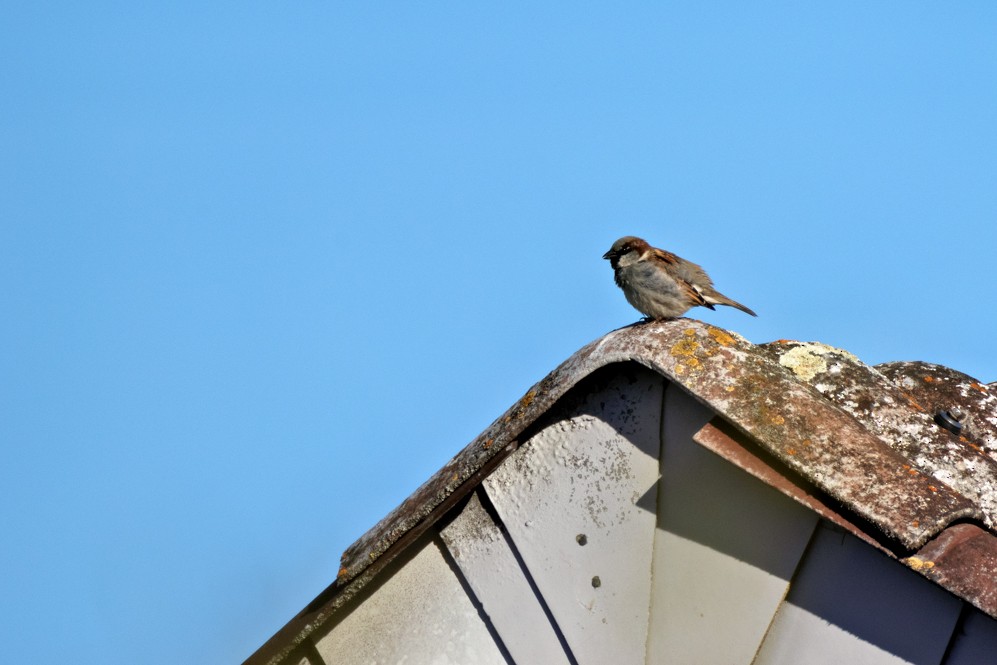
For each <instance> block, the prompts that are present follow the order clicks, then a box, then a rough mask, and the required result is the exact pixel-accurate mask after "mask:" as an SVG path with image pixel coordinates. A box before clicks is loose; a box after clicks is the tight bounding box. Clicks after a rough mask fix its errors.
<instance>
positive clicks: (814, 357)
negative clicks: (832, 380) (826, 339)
mask: <svg viewBox="0 0 997 665" xmlns="http://www.w3.org/2000/svg"><path fill="white" fill-rule="evenodd" d="M829 355H839V356H843V357H845V358H848V359H849V360H852V361H854V362H856V363H859V362H861V361H860V360H859V359H858V358H857V357H855V355H853V354H851V353H849V352H848V351H845V350H843V349H837V348H835V347H833V346H829V345H827V344H821V343H820V342H810V343H809V344H803V345H801V346H796V347H793V348H792V349H790V350H788V351H786V352H785V353H783V354H782V355H781V356H780V357H779V364H780V365H782V366H783V367H788V368H789V369H791V370H792V371H793V374H795V375H796V377H797V378H798V379H801V380H802V381H807V382H810V381H812V380H813V379H814V377H815V376H817V375H818V374H823V373H825V372H827V371H828V360H827V357H828V356H829Z"/></svg>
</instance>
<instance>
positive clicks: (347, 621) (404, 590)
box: [315, 537, 508, 665]
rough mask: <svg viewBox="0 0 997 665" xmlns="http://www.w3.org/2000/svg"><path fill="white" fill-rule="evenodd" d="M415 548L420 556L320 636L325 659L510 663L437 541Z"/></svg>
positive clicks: (344, 662) (343, 664)
mask: <svg viewBox="0 0 997 665" xmlns="http://www.w3.org/2000/svg"><path fill="white" fill-rule="evenodd" d="M413 547H414V549H416V550H417V553H416V554H415V556H413V557H412V558H411V559H410V560H409V561H407V562H406V564H405V565H404V566H401V567H398V568H397V569H394V570H393V571H392V573H391V575H390V577H388V579H386V580H385V581H384V582H383V583H382V584H380V585H379V586H377V588H376V589H372V590H371V591H372V592H371V593H369V595H367V596H366V597H365V598H363V599H361V600H360V601H359V602H358V604H357V605H356V606H355V607H354V608H353V609H352V611H350V612H349V613H348V614H346V615H345V616H344V617H343V618H342V619H341V620H339V621H338V622H337V623H336V625H335V626H334V627H332V630H331V631H330V632H328V633H326V634H325V635H324V636H323V637H321V638H318V639H316V640H315V647H316V649H317V650H318V653H319V654H320V655H321V657H322V658H323V660H324V661H325V662H326V663H330V664H331V663H336V665H351V664H354V663H355V664H357V665H361V664H363V665H368V664H369V663H403V662H407V663H433V664H434V665H466V664H467V663H476V664H477V663H480V664H481V665H508V663H507V662H506V660H505V657H504V656H503V655H502V653H501V651H500V649H499V647H498V645H496V643H495V641H494V640H493V639H492V636H491V634H490V633H489V631H488V627H487V626H486V625H485V623H484V621H482V619H481V617H480V616H479V615H478V611H477V609H476V608H475V607H474V605H473V603H472V602H471V599H470V598H468V596H467V594H466V593H465V592H464V588H463V587H462V586H461V584H460V581H459V580H458V579H457V577H456V576H455V575H454V572H453V571H452V570H451V569H450V566H449V564H448V563H447V561H446V559H445V558H444V555H443V552H441V551H440V548H439V546H438V545H437V544H436V542H435V541H434V540H432V539H430V538H428V537H426V538H423V539H422V540H421V541H420V542H419V543H416V544H414V545H413ZM386 572H387V571H386Z"/></svg>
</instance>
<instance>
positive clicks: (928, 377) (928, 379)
mask: <svg viewBox="0 0 997 665" xmlns="http://www.w3.org/2000/svg"><path fill="white" fill-rule="evenodd" d="M924 382H925V383H934V382H935V377H933V376H926V377H924Z"/></svg>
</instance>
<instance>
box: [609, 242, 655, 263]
mask: <svg viewBox="0 0 997 665" xmlns="http://www.w3.org/2000/svg"><path fill="white" fill-rule="evenodd" d="M650 248H651V246H650V245H648V244H647V242H646V241H644V240H642V239H641V238H638V237H636V236H623V237H622V238H620V239H619V240H617V241H616V242H614V243H613V246H612V247H610V248H609V251H608V252H606V253H605V254H603V255H602V258H604V259H608V260H609V263H610V265H612V266H613V269H614V270H615V269H616V267H617V266H618V265H620V261H621V259H624V257H625V259H624V261H623V262H624V264H627V263H633V262H634V261H636V260H638V259H639V258H640V257H641V256H642V255H643V254H644V252H646V251H647V250H649V249H650Z"/></svg>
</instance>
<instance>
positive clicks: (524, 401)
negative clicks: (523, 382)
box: [519, 390, 537, 409]
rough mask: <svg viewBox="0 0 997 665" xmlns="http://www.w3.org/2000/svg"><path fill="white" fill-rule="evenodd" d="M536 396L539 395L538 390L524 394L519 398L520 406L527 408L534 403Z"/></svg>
mask: <svg viewBox="0 0 997 665" xmlns="http://www.w3.org/2000/svg"><path fill="white" fill-rule="evenodd" d="M536 396H537V391H536V390H531V391H529V392H528V393H526V394H525V395H523V396H522V397H521V398H520V399H519V408H521V409H525V408H526V407H528V406H529V405H530V404H532V403H533V400H534V399H536Z"/></svg>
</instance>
